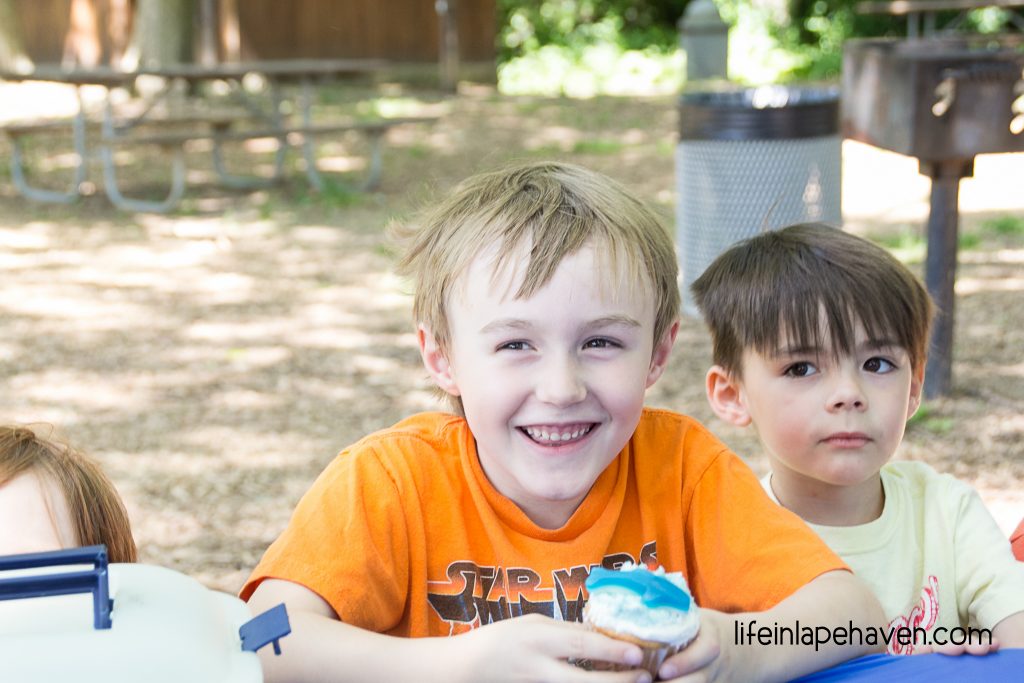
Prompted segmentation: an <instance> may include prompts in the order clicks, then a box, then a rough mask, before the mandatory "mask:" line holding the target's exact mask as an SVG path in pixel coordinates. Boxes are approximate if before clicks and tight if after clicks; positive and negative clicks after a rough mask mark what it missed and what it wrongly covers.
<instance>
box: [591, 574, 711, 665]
mask: <svg viewBox="0 0 1024 683" xmlns="http://www.w3.org/2000/svg"><path fill="white" fill-rule="evenodd" d="M621 571H649V570H648V569H647V568H646V567H643V566H636V565H633V564H631V563H626V564H624V565H623V566H622V569H621ZM653 573H655V574H658V575H660V576H664V577H665V578H666V579H668V580H669V581H671V582H672V583H674V584H675V585H677V586H679V587H680V588H682V589H683V590H684V591H686V594H687V595H689V590H687V587H686V579H684V578H683V575H682V574H681V573H679V572H672V573H666V572H665V569H664V568H663V567H658V569H656V570H655V571H654V572H653ZM583 614H584V619H585V621H587V622H588V623H589V624H591V625H593V626H596V627H598V628H602V629H606V630H609V631H616V632H619V633H624V634H628V635H630V636H633V637H635V638H640V639H641V640H652V641H657V642H659V643H667V644H670V645H676V646H678V645H684V644H686V643H688V642H690V641H691V640H693V638H694V636H696V635H697V631H699V630H700V616H699V610H698V608H697V605H696V604H695V603H694V602H693V601H692V599H691V601H690V608H689V609H687V610H680V609H676V608H675V607H648V606H647V605H645V604H644V603H643V598H642V596H640V595H637V594H636V592H634V591H632V590H630V589H628V588H620V587H617V586H606V587H602V588H599V589H596V590H593V591H591V592H590V597H589V599H588V600H587V605H586V607H585V608H584V613H583Z"/></svg>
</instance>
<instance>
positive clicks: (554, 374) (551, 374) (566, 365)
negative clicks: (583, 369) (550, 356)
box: [536, 359, 587, 406]
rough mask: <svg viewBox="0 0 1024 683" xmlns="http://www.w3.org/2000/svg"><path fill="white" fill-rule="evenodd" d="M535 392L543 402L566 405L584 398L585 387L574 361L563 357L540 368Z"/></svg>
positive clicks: (585, 394) (585, 393)
mask: <svg viewBox="0 0 1024 683" xmlns="http://www.w3.org/2000/svg"><path fill="white" fill-rule="evenodd" d="M536 394H537V398H538V399H540V400H541V401H543V402H544V403H549V404H551V405H555V406H567V405H572V404H574V403H579V402H580V401H582V400H583V399H585V398H586V397H587V387H586V384H585V383H584V382H583V378H582V376H581V374H580V370H579V367H578V365H577V364H576V362H575V361H573V360H568V359H563V360H559V361H558V362H554V363H547V364H546V365H545V367H544V368H542V369H541V372H540V376H539V377H538V378H537V389H536Z"/></svg>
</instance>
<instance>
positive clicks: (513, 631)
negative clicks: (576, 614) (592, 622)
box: [447, 614, 651, 683]
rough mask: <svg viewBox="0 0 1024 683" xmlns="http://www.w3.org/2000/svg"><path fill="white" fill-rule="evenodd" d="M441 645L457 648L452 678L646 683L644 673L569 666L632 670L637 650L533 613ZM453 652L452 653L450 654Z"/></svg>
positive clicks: (647, 675) (496, 623)
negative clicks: (598, 664)
mask: <svg viewBox="0 0 1024 683" xmlns="http://www.w3.org/2000/svg"><path fill="white" fill-rule="evenodd" d="M447 644H449V645H451V646H452V647H458V648H459V652H458V654H457V657H453V661H452V662H451V665H452V666H453V667H458V669H459V675H457V676H455V677H454V678H455V679H457V680H467V681H481V680H486V681H488V683H492V682H499V681H557V682H558V683H598V682H604V683H650V680H651V675H650V674H649V673H647V672H646V671H642V670H639V669H631V670H629V671H614V672H611V671H586V670H584V669H581V668H579V667H577V666H574V665H572V664H570V663H569V662H570V661H573V660H577V659H589V660H593V661H604V662H612V663H615V664H622V665H625V666H631V667H635V666H638V665H639V663H640V659H641V657H642V654H641V652H640V648H638V647H637V646H635V645H631V644H630V643H625V642H623V641H621V640H615V639H613V638H609V637H607V636H604V635H602V634H600V633H595V632H593V631H588V630H587V629H586V628H585V627H584V626H583V625H582V624H578V623H573V622H565V621H555V620H554V619H550V618H548V617H544V616H540V615H538V614H531V615H528V616H524V617H516V618H515V619H506V620H503V621H499V622H495V623H493V624H489V625H487V626H484V627H482V628H478V629H475V630H473V631H470V632H469V633H466V634H464V635H461V636H456V637H455V638H449V639H448V641H447ZM453 654H454V653H453Z"/></svg>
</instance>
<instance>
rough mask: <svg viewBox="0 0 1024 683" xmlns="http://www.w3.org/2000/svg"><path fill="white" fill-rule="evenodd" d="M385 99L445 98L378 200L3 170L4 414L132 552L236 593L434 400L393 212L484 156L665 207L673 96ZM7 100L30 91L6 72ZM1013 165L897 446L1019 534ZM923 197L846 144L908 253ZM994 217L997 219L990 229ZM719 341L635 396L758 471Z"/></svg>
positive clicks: (1021, 239) (966, 258)
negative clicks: (45, 183)
mask: <svg viewBox="0 0 1024 683" xmlns="http://www.w3.org/2000/svg"><path fill="white" fill-rule="evenodd" d="M22 92H23V93H24V92H27V91H22ZM391 95H392V96H394V97H398V98H399V99H401V98H405V99H406V100H411V101H412V106H413V107H414V108H415V107H422V108H423V109H424V110H429V111H435V112H438V113H441V114H442V115H443V116H442V118H441V120H440V121H439V122H438V123H437V124H436V125H433V126H418V127H409V128H405V129H396V130H394V131H393V132H392V134H391V136H390V144H389V147H388V151H387V153H386V156H385V173H384V182H383V185H382V187H381V189H380V191H378V192H376V193H373V194H369V195H356V194H352V193H349V192H346V191H344V190H341V189H338V188H337V187H335V188H333V189H331V190H330V191H328V192H327V193H325V194H324V195H321V196H318V195H312V194H310V193H309V192H308V191H307V190H306V189H305V186H304V182H303V178H302V176H301V174H300V173H299V172H298V170H297V169H295V168H293V170H292V173H291V180H290V181H289V182H288V183H287V184H285V185H284V186H283V187H280V188H275V189H273V190H270V191H261V192H253V193H239V192H231V191H225V190H222V189H219V188H216V187H213V186H212V184H211V183H210V179H211V176H210V173H209V169H208V168H205V167H204V163H205V158H206V155H204V154H202V152H203V151H204V150H203V149H202V148H201V147H199V148H194V149H192V150H191V151H190V157H189V158H190V164H191V165H192V167H193V169H194V170H193V171H192V172H191V173H190V176H189V181H190V189H189V192H188V198H187V200H186V202H185V203H184V204H183V205H182V208H181V210H180V211H179V212H178V213H176V214H175V215H172V216H156V215H148V214H128V213H123V212H119V211H116V210H114V209H113V208H111V207H110V206H109V205H108V203H107V201H106V199H105V198H104V197H103V196H102V193H96V194H95V195H93V196H89V197H86V198H85V199H84V200H83V201H81V202H80V203H78V204H76V205H74V206H49V205H38V204H33V203H29V202H27V201H26V200H24V199H22V198H20V197H18V196H16V194H15V193H14V191H13V188H12V186H11V182H10V175H9V171H8V170H7V169H6V164H5V168H4V169H3V170H0V278H2V281H0V282H2V286H0V330H2V332H0V397H2V398H0V419H2V420H4V421H12V420H13V421H20V422H34V423H38V422H43V423H49V424H52V425H54V426H55V427H56V429H57V430H58V432H59V433H61V434H63V435H64V436H66V437H67V438H68V439H70V440H71V441H72V442H73V443H75V444H78V445H80V446H81V447H83V448H84V449H85V450H87V451H89V452H91V453H92V454H94V455H95V456H96V457H97V458H99V459H100V460H101V461H102V463H103V465H104V467H105V468H106V469H107V471H108V472H109V473H110V474H111V476H112V477H113V479H114V480H115V482H116V484H117V485H118V487H119V488H120V490H121V492H122V493H123V495H124V497H125V499H126V501H127V504H128V507H129V512H130V514H131V517H132V521H133V524H134V529H135V534H136V538H137V540H138V543H139V547H140V550H141V559H142V560H143V561H145V562H150V563H156V564H162V565H166V566H170V567H172V568H174V569H178V570H180V571H183V572H186V573H188V574H191V575H193V576H195V577H197V578H199V579H200V580H201V581H202V582H204V583H205V584H206V585H208V586H210V587H214V588H218V589H223V590H228V591H235V590H237V589H238V588H239V587H240V585H241V583H242V581H243V580H244V578H245V577H246V575H247V573H248V571H249V570H250V569H251V568H252V567H253V565H254V564H255V562H256V561H257V559H258V558H259V556H260V554H261V553H262V552H263V550H264V549H265V548H266V547H267V545H268V544H269V543H270V542H271V541H272V540H273V539H274V538H275V536H276V535H277V534H278V533H279V532H280V531H281V529H282V528H283V526H284V525H285V523H286V522H287V520H288V517H289V514H290V511H291V510H292V508H293V507H294V505H295V503H296V502H297V500H298V499H299V497H300V496H301V494H302V493H303V491H305V490H306V488H307V487H308V486H309V485H310V483H311V482H312V480H313V479H314V477H315V476H316V475H317V473H318V472H319V471H320V470H321V469H322V468H323V467H324V465H325V464H326V463H327V462H328V461H329V460H330V459H331V458H332V457H333V456H334V454H335V453H336V452H337V451H338V450H339V449H340V448H342V447H343V446H345V445H347V444H349V443H350V442H352V441H354V440H355V439H357V438H358V437H360V436H361V435H363V434H365V433H367V432H369V431H372V430H375V429H378V428H382V427H385V426H388V425H390V424H392V423H393V422H395V421H396V420H398V419H399V418H400V417H402V416H403V415H406V414H408V413H410V412H413V411H418V410H423V409H427V408H433V407H436V404H435V403H434V399H433V398H432V396H431V394H430V393H429V391H428V388H429V387H428V384H427V381H426V376H425V373H424V372H423V371H422V370H421V369H420V365H419V360H418V356H417V352H416V349H415V340H414V337H413V334H412V326H411V321H410V297H409V294H408V291H407V286H406V284H405V283H404V282H402V281H401V280H399V279H397V278H396V277H395V276H394V275H392V263H393V255H392V251H391V250H390V248H389V247H388V245H387V243H386V240H385V237H384V228H385V226H386V225H387V224H388V223H389V222H390V221H392V220H407V219H409V217H410V216H411V215H412V214H413V212H414V211H415V210H416V208H417V207H420V206H422V205H423V204H424V203H425V202H428V201H429V199H430V198H431V197H433V196H438V195H440V194H443V193H444V192H446V191H447V190H448V189H449V188H450V187H452V185H453V184H454V183H456V182H457V181H458V180H460V179H462V178H464V177H465V176H467V175H469V174H471V173H473V172H475V171H479V170H483V169H488V168H492V167H495V166H498V165H500V164H502V163H503V162H506V161H508V160H510V159H542V158H554V159H561V160H566V161H573V162H577V163H581V164H584V165H586V166H589V167H591V168H594V169H596V170H599V171H603V172H605V173H607V174H609V175H611V176H613V177H615V178H617V179H619V180H621V181H622V182H624V183H625V184H626V185H628V186H629V187H631V188H633V189H634V190H635V191H636V192H637V193H638V194H639V195H641V196H642V197H643V198H644V199H646V200H648V201H649V202H651V203H653V204H654V205H656V206H657V207H659V208H660V210H661V211H662V212H663V214H664V215H665V217H666V220H668V221H671V220H672V211H673V209H672V202H673V194H674V191H673V187H674V178H673V150H674V145H675V142H674V137H673V130H674V127H675V109H674V102H673V101H672V99H670V98H656V99H638V98H632V99H594V100H588V101H566V100H548V99H530V98H503V97H500V96H497V95H496V94H495V93H493V91H490V90H488V89H486V88H480V89H467V90H466V91H465V92H463V93H462V94H461V95H460V96H459V97H458V98H455V99H451V100H440V99H438V98H437V97H434V96H429V95H423V94H415V93H413V94H412V95H410V94H408V93H398V94H397V95H396V94H395V93H394V92H391ZM0 97H2V99H3V101H5V103H10V102H13V101H21V102H22V103H24V102H28V101H29V100H28V99H26V98H25V97H23V96H22V95H17V93H15V92H14V91H13V90H11V86H7V89H5V90H3V92H0ZM12 97H15V98H16V99H11V98H12ZM40 106H41V107H42V108H43V109H46V106H45V105H40ZM56 106H57V105H52V106H51V108H56ZM5 107H8V104H5ZM5 111H7V110H6V109H5ZM350 142H351V141H348V140H342V141H340V142H332V143H329V144H327V145H325V152H326V157H325V159H324V161H323V166H324V168H325V169H328V170H335V171H338V170H345V169H350V168H355V169H358V168H359V166H360V163H361V157H359V156H358V154H353V153H350V150H349V149H348V147H347V146H346V145H347V144H348V143H350ZM352 144H355V143H352ZM37 151H38V152H39V153H40V156H39V157H38V161H37V162H35V164H34V165H33V170H35V171H37V172H41V171H45V170H52V169H56V170H58V171H59V170H60V169H61V168H62V167H64V166H66V165H67V158H66V154H62V153H60V152H59V151H58V150H57V148H56V147H55V146H52V145H51V146H42V147H40V148H38V149H37ZM358 151H359V150H358V149H357V150H356V152H358ZM8 154H9V149H8V148H7V147H6V146H4V147H0V157H2V158H3V159H4V161H6V158H7V156H8ZM124 161H125V163H126V164H129V165H130V167H131V169H132V170H131V171H130V172H129V177H130V178H131V179H132V180H131V181H129V182H128V183H127V188H126V191H133V192H138V193H147V192H148V193H152V194H154V195H155V194H158V193H159V187H158V181H159V180H160V178H161V176H160V173H161V170H160V169H161V164H162V161H163V160H162V159H160V157H159V156H158V155H157V153H155V152H153V153H152V154H151V155H148V156H147V155H146V154H144V153H142V152H136V153H134V154H133V155H130V156H126V157H125V159H124ZM293 161H294V155H293ZM94 177H97V178H98V177H99V176H98V174H96V175H94ZM1021 178H1024V155H1002V156H993V157H982V158H980V159H979V160H978V162H977V169H976V175H975V178H973V179H971V180H967V181H965V182H964V183H963V187H962V193H961V208H962V212H963V213H962V232H963V233H964V234H965V235H967V236H969V238H968V239H967V240H966V241H965V243H964V248H963V249H962V250H961V254H960V270H959V278H958V281H957V294H958V299H957V311H956V316H957V326H956V349H955V362H954V369H953V371H954V383H955V386H954V389H953V392H952V395H951V396H949V397H948V398H943V399H941V400H937V401H933V402H930V403H928V404H927V405H926V406H925V408H924V410H923V411H922V415H921V416H920V417H918V418H917V419H916V420H914V422H913V423H912V424H911V426H910V427H909V429H908V433H907V438H906V440H905V443H904V445H903V446H902V448H901V451H900V453H899V454H898V457H900V458H909V459H918V460H925V461H927V462H929V463H932V464H933V465H934V466H935V467H937V468H938V469H940V470H943V471H948V472H952V473H954V474H955V475H957V476H959V477H962V478H964V479H966V480H968V481H970V482H972V483H974V484H975V485H976V486H977V487H978V488H979V489H980V490H981V491H982V493H983V496H984V497H985V500H986V501H987V502H988V503H989V505H990V507H991V509H992V510H993V512H994V513H995V514H996V516H997V518H998V521H999V522H1000V524H1001V525H1002V526H1003V527H1004V528H1006V530H1007V531H1009V528H1010V526H1011V525H1012V524H1015V523H1016V521H1017V520H1019V519H1020V518H1021V517H1024V355H1022V349H1024V326H1022V324H1021V321H1024V296H1022V290H1024V275H1022V272H1024V271H1022V263H1024V231H1022V230H1020V229H1018V228H1019V227H1020V225H1021V224H1022V222H1024V192H1021V189H1020V188H1021V184H1020V182H1021V181H1020V179H1021ZM927 193H928V184H927V181H926V180H925V179H923V178H921V177H920V176H919V175H918V174H917V168H916V163H915V162H914V161H913V160H911V159H906V158H903V157H899V156H897V155H893V154H888V153H885V152H881V151H878V150H875V149H872V148H868V147H865V146H863V145H858V144H855V143H846V144H845V148H844V197H843V202H844V214H845V223H846V227H847V228H848V229H850V230H853V231H856V232H858V233H860V234H867V235H870V236H873V237H877V238H878V239H880V240H882V241H883V242H884V243H885V244H887V245H893V246H894V247H898V248H900V253H901V255H904V256H906V257H907V258H908V259H909V262H910V263H911V264H912V266H913V267H914V268H918V269H919V268H920V260H921V258H920V252H921V247H922V242H921V238H920V233H921V227H920V226H921V225H923V222H924V217H925V215H926V212H927V197H928V194H927ZM1000 218H1002V219H1003V225H1004V226H1005V225H1008V226H1009V227H1008V228H1004V229H1002V230H1000V229H996V228H994V227H993V223H992V222H991V221H992V220H993V219H1000ZM1015 221H1016V222H1015ZM1014 226H1017V227H1016V228H1015V227H1014ZM709 357H710V345H709V340H708V336H707V334H706V333H705V331H704V329H703V327H702V325H701V324H700V323H699V322H698V321H695V320H685V321H684V324H683V328H682V332H681V334H680V338H679V341H678V343H677V344H676V349H675V352H674V357H673V360H672V363H671V367H670V369H669V370H668V372H667V374H666V376H665V378H664V379H663V380H662V381H661V382H660V383H659V384H657V385H656V386H655V387H654V388H653V389H652V391H651V393H650V396H649V403H650V404H652V405H657V406H664V407H668V408H672V409H676V410H680V411H685V412H688V413H691V414H693V415H695V416H697V417H698V418H700V419H701V420H703V421H705V422H706V423H707V424H709V425H710V426H711V428H712V429H713V430H715V431H716V432H717V433H719V434H720V435H721V436H722V437H723V438H724V439H725V441H726V442H727V443H729V444H730V445H731V446H732V447H733V448H734V449H735V450H736V451H737V452H739V453H740V454H742V455H744V456H745V457H747V458H748V460H749V462H750V463H751V465H752V466H753V467H754V468H755V469H757V470H758V471H763V469H764V462H763V459H762V457H761V456H760V454H759V448H758V446H757V442H756V439H755V437H754V435H753V434H752V433H750V432H748V431H742V430H738V429H734V428H729V427H727V426H725V425H724V424H723V423H721V422H718V421H716V420H715V419H714V418H713V417H712V415H711V414H710V411H709V409H708V408H707V406H706V403H705V400H704V396H703V388H702V377H703V374H704V372H705V369H706V367H707V365H708V363H709Z"/></svg>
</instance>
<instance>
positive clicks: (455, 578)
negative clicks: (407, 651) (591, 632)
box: [427, 541, 658, 635]
mask: <svg viewBox="0 0 1024 683" xmlns="http://www.w3.org/2000/svg"><path fill="white" fill-rule="evenodd" d="M626 562H633V563H637V564H644V565H647V566H655V565H656V564H657V563H658V553H657V546H656V544H655V542H654V541H651V542H649V543H647V544H645V545H644V546H643V547H642V548H641V549H640V554H639V559H637V558H635V557H633V556H632V555H630V554H629V553H614V554H611V555H606V556H605V557H604V558H603V559H602V560H601V563H600V564H599V565H596V564H595V565H577V566H574V567H566V568H564V569H556V570H553V571H552V572H551V574H550V577H548V580H547V581H545V580H544V579H545V577H542V576H541V574H540V573H539V572H537V571H535V570H533V569H530V568H529V567H486V566H480V565H478V564H476V563H475V562H470V561H469V560H460V561H456V562H452V563H451V564H449V565H448V569H447V572H446V574H447V579H446V580H444V581H430V582H429V583H428V587H427V599H428V600H429V601H430V605H431V607H433V608H434V611H435V612H437V615H438V616H439V617H440V618H441V619H443V620H444V621H446V622H448V624H449V626H450V627H451V635H456V634H458V633H464V632H466V631H471V630H472V629H475V628H479V627H480V626H484V625H485V624H490V623H492V622H495V621H500V620H502V619H511V618H512V617H519V616H522V615H524V614H543V615H545V616H548V617H551V618H553V619H558V620H560V621H582V620H583V606H584V605H585V604H586V603H587V589H586V586H585V584H586V582H587V577H588V576H590V570H591V569H592V568H593V567H597V566H601V567H605V568H606V569H618V568H619V567H621V566H622V565H623V564H625V563H626Z"/></svg>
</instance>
